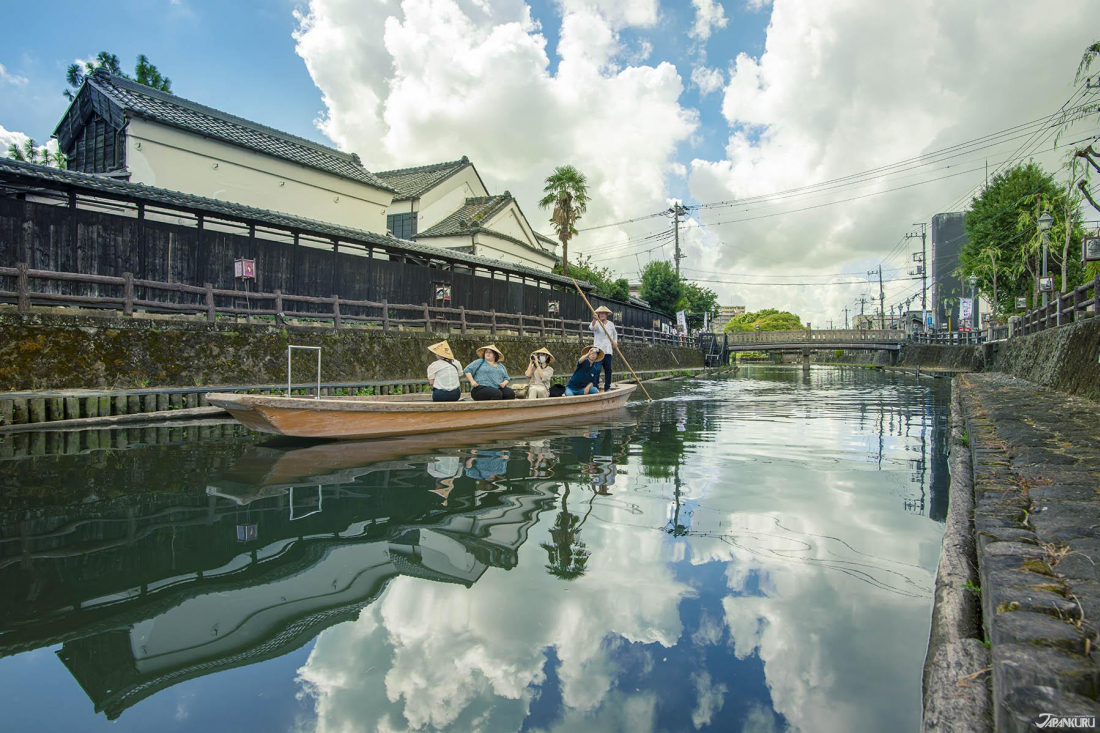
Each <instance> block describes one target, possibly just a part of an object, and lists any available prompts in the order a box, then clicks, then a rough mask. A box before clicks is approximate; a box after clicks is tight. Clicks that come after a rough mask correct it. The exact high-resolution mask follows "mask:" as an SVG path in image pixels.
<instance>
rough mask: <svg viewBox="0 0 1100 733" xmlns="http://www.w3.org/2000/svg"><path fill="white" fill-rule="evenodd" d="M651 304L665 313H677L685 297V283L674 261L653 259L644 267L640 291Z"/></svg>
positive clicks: (654, 308)
mask: <svg viewBox="0 0 1100 733" xmlns="http://www.w3.org/2000/svg"><path fill="white" fill-rule="evenodd" d="M638 293H639V295H641V296H642V299H643V300H647V301H649V306H650V307H651V308H652V309H653V310H655V311H657V312H659V313H664V314H665V315H669V316H671V315H675V313H676V311H677V310H678V306H679V305H680V301H681V299H682V298H683V297H684V283H683V281H682V280H681V279H680V276H679V275H677V274H676V270H674V269H673V268H672V263H671V262H668V261H666V260H653V261H652V262H650V263H648V264H647V265H646V266H645V267H644V268H642V285H641V288H639V291H638Z"/></svg>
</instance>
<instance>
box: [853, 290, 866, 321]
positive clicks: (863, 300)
mask: <svg viewBox="0 0 1100 733" xmlns="http://www.w3.org/2000/svg"><path fill="white" fill-rule="evenodd" d="M856 302H857V303H859V315H860V316H861V317H862V316H863V306H864V305H866V304H867V297H866V296H864V295H861V296H859V300H857V301H856Z"/></svg>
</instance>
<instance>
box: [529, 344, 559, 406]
mask: <svg viewBox="0 0 1100 733" xmlns="http://www.w3.org/2000/svg"><path fill="white" fill-rule="evenodd" d="M553 363H554V355H553V354H551V353H550V351H549V350H548V349H547V348H546V347H545V346H543V347H542V348H541V349H539V350H538V351H535V352H533V353H532V354H531V363H530V364H528V365H527V372H526V376H527V399H529V400H538V399H542V398H543V397H549V396H550V387H551V385H550V380H552V379H553V378H554V367H552V366H550V365H551V364H553Z"/></svg>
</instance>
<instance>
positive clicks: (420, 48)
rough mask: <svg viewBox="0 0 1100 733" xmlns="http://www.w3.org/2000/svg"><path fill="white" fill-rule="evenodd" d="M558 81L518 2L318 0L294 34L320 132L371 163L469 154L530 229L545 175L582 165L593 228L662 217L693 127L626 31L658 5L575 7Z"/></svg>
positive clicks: (585, 0)
mask: <svg viewBox="0 0 1100 733" xmlns="http://www.w3.org/2000/svg"><path fill="white" fill-rule="evenodd" d="M562 12H563V17H562V21H561V30H560V40H559V42H558V47H557V49H556V50H557V54H558V56H559V59H560V61H559V64H558V67H557V70H556V73H554V74H551V73H550V59H549V57H548V55H547V49H546V39H545V37H544V36H543V35H542V34H541V33H540V32H539V28H538V26H537V25H536V24H535V23H534V22H533V21H532V19H531V15H530V9H529V8H528V7H527V5H526V4H524V3H523V2H520V1H519V0H490V1H486V2H483V3H472V2H465V1H464V0H405V2H403V3H400V4H398V3H397V2H396V1H395V0H388V1H387V0H382V1H381V2H372V3H361V2H357V1H353V0H312V2H311V3H310V5H309V9H308V12H307V13H305V14H302V15H300V17H299V29H298V31H297V32H296V34H295V37H296V39H297V42H298V45H297V50H298V53H299V55H300V56H301V57H302V58H303V59H304V60H305V62H306V65H307V67H308V69H309V71H310V74H311V75H312V77H313V79H314V82H315V83H316V84H317V86H318V87H319V88H320V89H321V91H322V93H323V98H324V102H325V106H326V113H325V114H324V116H323V117H322V118H321V120H320V121H319V126H320V129H321V130H322V131H323V132H324V133H325V134H326V135H328V136H329V137H330V138H331V139H332V140H334V141H335V142H336V143H337V144H338V145H340V146H341V147H342V148H344V149H347V150H353V151H355V152H357V153H358V154H359V155H360V157H362V159H363V160H364V162H365V164H366V165H367V167H368V168H374V169H384V168H389V167H396V166H406V165H416V164H422V163H427V162H434V161H439V160H453V159H455V158H457V157H459V156H461V155H463V154H466V155H469V156H470V158H471V159H472V160H473V161H474V163H475V164H476V165H477V167H478V171H479V172H480V173H481V174H482V176H483V177H484V178H485V179H486V182H487V183H488V185H489V186H490V187H491V188H492V189H493V190H495V191H502V190H504V189H508V190H510V191H512V193H513V194H515V195H516V196H517V197H518V198H519V200H520V203H521V205H522V207H523V209H524V211H525V213H526V214H527V215H528V217H529V218H531V220H532V224H533V225H534V226H535V227H536V228H538V229H542V230H546V229H547V228H548V224H547V223H546V216H545V215H544V214H542V213H541V212H539V211H538V208H537V207H536V205H535V201H536V200H537V198H538V196H539V194H540V192H541V188H542V183H541V182H542V180H543V179H544V178H545V177H546V176H547V175H548V174H549V173H550V171H551V170H553V168H554V167H555V166H557V165H562V164H565V163H573V164H575V165H577V166H578V167H579V168H580V169H581V171H582V172H584V173H585V174H586V175H587V176H588V179H589V184H590V190H591V191H592V193H593V195H594V201H593V204H592V206H591V207H590V209H589V215H588V217H587V221H588V222H589V223H591V224H598V223H600V222H606V221H614V220H618V219H624V218H628V217H630V216H633V215H635V214H636V213H637V212H638V211H639V210H641V211H647V210H656V209H660V208H663V207H664V206H666V205H667V204H666V203H665V202H666V188H667V186H666V181H667V178H668V176H669V174H670V172H671V169H672V166H673V165H674V164H675V161H674V155H675V153H676V149H677V146H678V145H680V144H681V143H683V142H684V141H686V140H687V139H688V138H689V137H690V136H691V135H692V134H693V133H694V131H695V129H696V127H697V124H698V122H697V115H696V113H695V112H694V111H692V110H689V109H686V108H684V107H682V106H681V105H680V103H679V97H680V94H681V92H682V90H683V83H682V81H681V79H680V76H679V74H678V73H677V71H676V68H675V66H673V65H672V64H671V63H667V62H664V63H659V64H655V65H652V66H647V65H639V64H640V58H639V57H640V56H644V55H646V54H647V53H648V48H649V47H648V46H647V45H645V43H644V42H643V43H641V45H640V46H639V50H640V53H639V51H635V52H634V53H633V55H631V51H630V49H624V48H623V46H622V44H621V43H620V40H619V36H618V30H619V29H620V28H622V27H624V26H627V25H631V26H643V27H644V26H648V25H652V24H653V23H655V22H656V21H657V17H658V13H657V4H656V2H647V3H627V2H610V1H603V2H596V1H595V0H566V1H565V2H564V3H563V4H562Z"/></svg>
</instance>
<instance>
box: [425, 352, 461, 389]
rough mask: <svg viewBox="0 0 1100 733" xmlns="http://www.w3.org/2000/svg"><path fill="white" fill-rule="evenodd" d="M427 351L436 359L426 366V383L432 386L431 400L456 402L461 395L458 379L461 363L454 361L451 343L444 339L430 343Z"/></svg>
mask: <svg viewBox="0 0 1100 733" xmlns="http://www.w3.org/2000/svg"><path fill="white" fill-rule="evenodd" d="M428 351H430V352H432V353H433V354H435V356H436V360H435V361H433V362H432V363H431V364H430V365H429V366H428V384H429V385H431V387H432V402H457V401H458V399H459V398H460V397H462V392H461V390H459V388H458V380H459V377H460V376H461V374H462V365H461V364H459V363H458V362H457V361H455V355H454V353H453V352H452V351H451V345H450V344H449V343H447V342H446V341H440V342H439V343H438V344H432V345H431V346H429V347H428Z"/></svg>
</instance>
